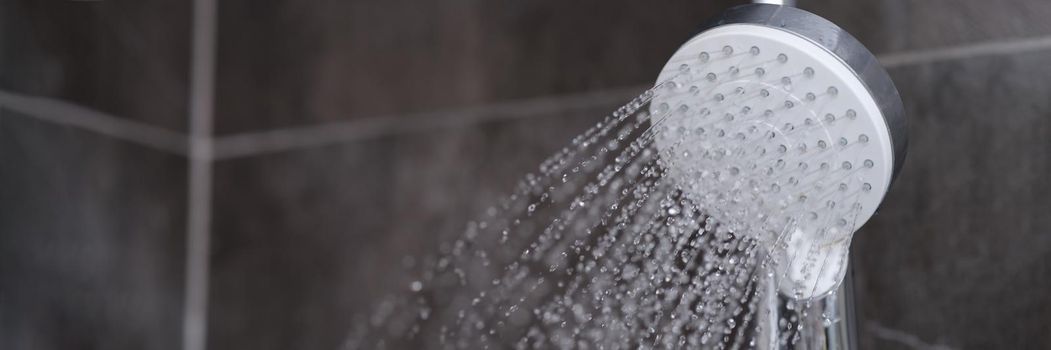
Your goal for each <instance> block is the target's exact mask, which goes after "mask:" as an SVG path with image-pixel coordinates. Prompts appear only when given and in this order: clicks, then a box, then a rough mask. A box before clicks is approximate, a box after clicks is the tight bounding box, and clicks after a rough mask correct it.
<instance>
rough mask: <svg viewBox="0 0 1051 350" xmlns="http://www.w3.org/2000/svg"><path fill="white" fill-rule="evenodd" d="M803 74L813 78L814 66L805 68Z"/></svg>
mask: <svg viewBox="0 0 1051 350" xmlns="http://www.w3.org/2000/svg"><path fill="white" fill-rule="evenodd" d="M803 75H804V76H806V77H807V78H813V77H814V68H810V67H806V68H803Z"/></svg>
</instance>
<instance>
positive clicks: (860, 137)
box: [858, 134, 869, 143]
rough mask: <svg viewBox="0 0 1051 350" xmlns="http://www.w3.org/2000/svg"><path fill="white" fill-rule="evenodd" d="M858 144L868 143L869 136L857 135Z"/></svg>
mask: <svg viewBox="0 0 1051 350" xmlns="http://www.w3.org/2000/svg"><path fill="white" fill-rule="evenodd" d="M858 142H859V143H868V142H869V136H868V135H865V134H861V135H858Z"/></svg>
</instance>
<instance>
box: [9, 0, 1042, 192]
mask: <svg viewBox="0 0 1051 350" xmlns="http://www.w3.org/2000/svg"><path fill="white" fill-rule="evenodd" d="M195 2H196V3H209V4H211V6H213V7H214V0H195ZM195 8H197V7H195ZM194 11H195V12H194V16H195V18H194V20H195V21H196V20H198V19H203V18H197V17H196V16H198V15H199V14H198V13H197V10H194ZM200 15H202V16H211V17H213V18H211V20H213V21H214V16H215V14H214V9H212V10H208V13H205V14H200ZM195 23H196V22H195ZM210 26H211V27H210V29H208V30H207V31H208V32H211V33H212V36H214V34H215V33H214V32H215V28H214V23H213V24H210ZM198 31H201V32H205V31H206V30H205V29H202V28H196V26H195V28H194V34H193V35H194V36H193V38H194V39H193V40H194V43H193V45H194V46H193V49H194V53H193V54H192V59H193V62H192V63H191V64H192V65H193V66H192V67H191V68H192V72H191V75H194V77H196V76H197V75H198V74H204V73H207V74H209V75H208V76H210V77H212V78H213V79H214V74H213V73H214V52H215V48H214V44H215V43H214V37H206V36H203V34H204V33H198ZM202 44H206V46H208V47H207V48H204V47H201V46H200V45H202ZM205 49H206V50H207V51H208V55H210V56H211V57H209V58H207V60H205V61H203V62H198V57H197V56H198V52H199V51H200V50H205ZM1043 50H1051V35H1049V36H1041V37H1031V38H1022V39H1014V40H1009V41H991V42H980V43H975V44H968V45H961V46H953V47H944V48H931V49H924V50H913V51H905V52H898V53H889V54H881V55H878V56H877V60H878V61H879V62H880V63H881V64H882V65H883V66H884V67H886V68H898V67H904V66H910V65H917V64H925V63H935V62H941V61H949V60H959V59H967V58H973V57H982V56H995V55H1008V54H1018V53H1029V52H1036V51H1043ZM201 52H203V51H201ZM202 59H203V58H202ZM201 63H203V64H207V67H203V68H207V71H206V72H205V70H204V69H202V68H198V67H199V66H200V65H201ZM198 71H201V72H198ZM194 77H191V78H192V79H195V80H194V81H192V82H191V97H190V98H191V110H190V119H191V123H190V124H191V125H190V132H189V134H183V133H180V132H178V131H172V130H167V129H164V128H159V127H156V126H152V125H149V124H145V123H141V122H136V121H132V120H127V119H122V118H119V117H116V116H112V115H108V114H105V113H101V112H98V111H94V110H91V109H90V108H86V107H82V106H78V105H76V104H73V103H69V102H65V101H62V100H59V99H55V98H49V97H40V96H29V95H22V94H18V93H15V92H9V91H3V90H0V106H2V107H4V108H7V109H10V110H13V111H17V112H20V113H23V114H25V115H26V116H28V117H33V118H37V119H40V120H44V121H48V122H51V123H55V124H59V125H69V126H74V127H79V128H82V129H85V130H89V131H93V132H97V133H99V134H102V135H106V136H110V137H113V138H117V139H121V140H125V141H129V142H133V143H137V144H140V145H144V146H147V147H152V148H155V149H158V150H162V151H166V152H170V153H174V154H178V155H186V156H189V157H190V158H191V159H193V158H195V157H196V159H205V160H209V161H214V160H224V159H232V158H238V157H246V156H252V155H258V154H266V153H271V152H279V151H285V150H292V149H299V148H305V147H313V146H320V145H325V144H332V143H341V142H353V141H357V140H361V139H366V138H370V137H376V136H382V135H389V134H396V133H406V132H419V131H423V130H429V129H432V128H442V127H452V126H461V125H469V124H472V123H479V122H486V121H492V120H506V119H521V118H528V117H529V115H531V114H538V113H544V112H550V111H555V110H560V109H570V108H583V107H588V106H598V105H600V104H603V103H616V102H624V101H618V100H616V99H618V98H626V97H630V96H631V95H630V93H631V92H635V93H639V92H641V91H643V90H644V89H646V88H648V86H642V85H640V86H633V87H621V88H611V89H604V90H597V91H593V92H587V93H581V94H574V95H549V96H545V97H538V98H533V99H526V100H518V101H506V102H497V103H493V104H488V105H480V106H475V107H468V108H464V109H459V110H449V111H443V112H423V113H410V114H400V115H388V116H377V117H367V118H361V119H356V120H350V121H344V122H333V123H327V124H320V125H310V126H302V127H289V128H279V129H272V130H265V131H254V132H245V133H241V134H232V135H226V136H220V137H218V138H215V137H213V136H212V131H211V129H212V125H211V124H212V123H211V119H212V117H213V116H212V109H211V108H212V106H213V99H214V96H212V95H213V91H214V81H212V80H207V79H204V80H202V79H198V78H194ZM202 89H206V90H207V91H208V94H207V95H204V94H201V93H199V92H198V91H200V90H202ZM197 95H201V96H197ZM205 99H207V101H205ZM202 104H207V106H208V109H207V110H201V109H200V108H203V107H202V106H199V105H202ZM205 113H206V114H207V115H205ZM195 120H197V122H196V124H195ZM205 121H206V122H205ZM406 121H411V122H408V123H407V122H406ZM194 128H199V129H201V128H203V131H202V130H195V129H194ZM195 135H196V136H195ZM202 135H203V137H202ZM188 148H189V150H187V149H188ZM202 166H204V167H210V166H211V164H203V165H202ZM209 173H210V171H209ZM191 175H192V174H191ZM191 182H192V181H191ZM206 192H207V191H206Z"/></svg>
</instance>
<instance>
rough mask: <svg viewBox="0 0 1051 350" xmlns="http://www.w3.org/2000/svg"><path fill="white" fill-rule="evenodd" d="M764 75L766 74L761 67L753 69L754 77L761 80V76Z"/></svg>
mask: <svg viewBox="0 0 1051 350" xmlns="http://www.w3.org/2000/svg"><path fill="white" fill-rule="evenodd" d="M765 74H766V70H765V69H763V67H759V68H756V69H755V76H757V77H760V78H762V77H763V75H765Z"/></svg>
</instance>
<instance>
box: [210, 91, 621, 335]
mask: <svg viewBox="0 0 1051 350" xmlns="http://www.w3.org/2000/svg"><path fill="white" fill-rule="evenodd" d="M612 109H613V106H608V107H607V106H602V107H598V108H595V107H588V108H581V109H574V110H567V111H563V112H555V113H552V115H548V116H536V117H530V118H526V119H510V120H503V121H499V122H490V123H484V124H479V125H474V126H469V127H462V128H447V129H436V130H432V131H430V132H427V133H419V134H417V133H408V134H401V135H394V136H388V137H383V138H378V139H373V140H368V141H361V142H356V143H351V144H340V145H332V146H327V147H322V148H316V149H306V150H297V151H289V152H284V153H276V154H268V155H263V156H257V157H251V158H239V159H233V160H226V161H222V162H220V163H218V164H216V167H215V191H216V192H215V200H216V202H215V206H214V208H215V209H214V218H215V224H214V240H213V260H212V279H211V285H212V289H211V310H210V315H209V319H210V321H209V326H210V329H209V332H208V333H209V347H210V348H215V349H334V348H337V347H338V346H339V345H340V344H341V342H342V341H343V340H344V339H345V337H346V336H347V335H348V333H349V331H350V327H351V318H352V316H353V315H354V314H356V313H366V312H368V311H369V310H371V309H372V308H373V307H374V305H375V303H376V302H377V301H378V300H379V299H380V297H381V296H383V295H385V293H389V292H391V291H392V290H395V289H397V290H404V289H405V288H406V286H408V283H409V280H408V278H409V276H408V275H407V274H406V273H404V271H405V270H403V269H402V268H401V267H400V266H401V262H402V258H403V257H405V256H410V255H423V254H425V253H434V251H435V249H436V248H435V247H437V246H438V244H439V243H440V242H444V241H447V240H448V239H449V238H450V237H452V236H453V235H458V234H460V233H462V230H463V229H464V227H465V225H466V222H467V221H468V220H469V219H471V218H475V217H477V216H478V215H480V214H481V213H483V210H484V209H485V208H487V207H488V206H489V205H492V204H494V203H495V200H496V199H497V198H499V197H500V196H502V195H504V194H505V193H509V192H510V191H511V190H512V189H513V186H514V185H515V183H516V182H517V181H518V180H519V179H520V178H521V177H522V176H523V175H524V174H525V173H526V172H529V171H534V170H535V169H536V166H537V165H538V164H539V163H540V161H541V160H542V159H543V158H545V157H547V156H548V155H550V154H551V153H553V152H554V151H555V150H558V149H560V148H561V147H563V146H564V145H567V144H568V143H569V140H570V139H571V138H572V136H574V135H576V134H578V133H579V132H581V131H583V130H584V129H586V128H587V127H588V126H590V125H591V124H593V123H595V122H596V121H597V120H598V119H599V118H601V117H603V116H604V115H605V114H606V113H608V112H609V111H611V110H612Z"/></svg>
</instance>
